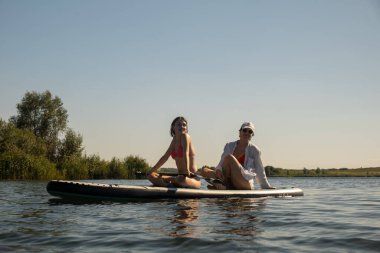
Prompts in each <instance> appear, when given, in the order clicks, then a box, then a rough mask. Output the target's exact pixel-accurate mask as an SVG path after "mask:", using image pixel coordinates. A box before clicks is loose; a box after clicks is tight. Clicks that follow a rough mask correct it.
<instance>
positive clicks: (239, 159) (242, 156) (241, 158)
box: [237, 154, 245, 166]
mask: <svg viewBox="0 0 380 253" xmlns="http://www.w3.org/2000/svg"><path fill="white" fill-rule="evenodd" d="M237 160H238V162H239V163H240V164H241V165H242V166H244V160H245V154H243V155H241V156H240V157H239V158H237Z"/></svg>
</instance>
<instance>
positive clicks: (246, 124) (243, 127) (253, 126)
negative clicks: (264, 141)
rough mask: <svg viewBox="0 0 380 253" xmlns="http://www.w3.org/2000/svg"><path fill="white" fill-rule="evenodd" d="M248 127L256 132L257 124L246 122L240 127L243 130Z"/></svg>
mask: <svg viewBox="0 0 380 253" xmlns="http://www.w3.org/2000/svg"><path fill="white" fill-rule="evenodd" d="M246 128H249V129H251V130H252V131H253V132H255V125H254V124H253V123H252V122H244V123H243V124H242V125H241V127H240V130H243V129H246Z"/></svg>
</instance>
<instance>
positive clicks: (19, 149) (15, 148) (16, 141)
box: [0, 119, 47, 156]
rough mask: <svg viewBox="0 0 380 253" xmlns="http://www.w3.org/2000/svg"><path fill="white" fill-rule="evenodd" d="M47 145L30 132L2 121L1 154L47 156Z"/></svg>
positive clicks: (0, 131) (0, 124)
mask: <svg viewBox="0 0 380 253" xmlns="http://www.w3.org/2000/svg"><path fill="white" fill-rule="evenodd" d="M46 151H47V150H46V145H45V143H44V141H43V140H42V139H41V138H38V137H36V136H35V135H34V134H33V133H32V132H31V131H29V130H22V129H18V128H16V127H15V126H14V125H13V124H11V123H6V122H4V121H3V120H1V119H0V153H5V152H8V153H25V154H29V155H34V156H45V155H46Z"/></svg>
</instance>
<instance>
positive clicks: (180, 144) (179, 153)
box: [171, 143, 183, 159]
mask: <svg viewBox="0 0 380 253" xmlns="http://www.w3.org/2000/svg"><path fill="white" fill-rule="evenodd" d="M171 156H172V158H173V159H175V158H176V157H178V158H182V157H183V147H182V143H179V146H178V150H177V152H175V148H173V149H172V153H171Z"/></svg>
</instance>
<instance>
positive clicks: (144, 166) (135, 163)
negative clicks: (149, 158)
mask: <svg viewBox="0 0 380 253" xmlns="http://www.w3.org/2000/svg"><path fill="white" fill-rule="evenodd" d="M124 164H125V166H126V168H127V171H128V178H129V179H136V178H137V175H145V173H146V172H148V171H149V169H150V168H149V164H148V163H147V162H146V160H145V159H143V158H141V157H139V156H133V155H130V156H127V157H126V158H125V159H124Z"/></svg>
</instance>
